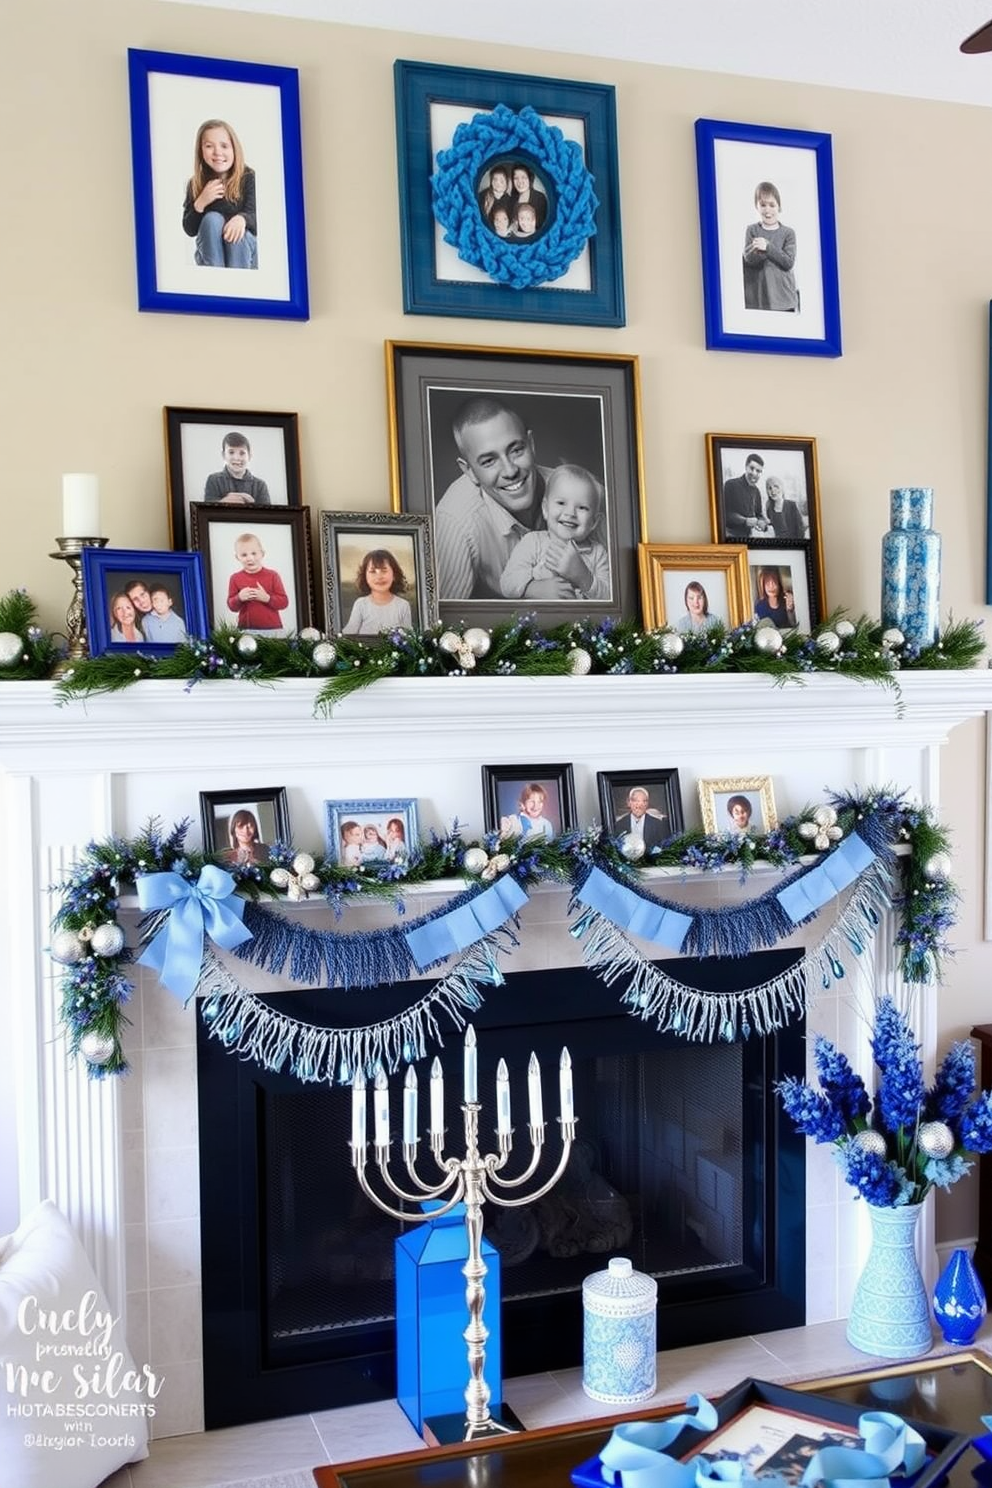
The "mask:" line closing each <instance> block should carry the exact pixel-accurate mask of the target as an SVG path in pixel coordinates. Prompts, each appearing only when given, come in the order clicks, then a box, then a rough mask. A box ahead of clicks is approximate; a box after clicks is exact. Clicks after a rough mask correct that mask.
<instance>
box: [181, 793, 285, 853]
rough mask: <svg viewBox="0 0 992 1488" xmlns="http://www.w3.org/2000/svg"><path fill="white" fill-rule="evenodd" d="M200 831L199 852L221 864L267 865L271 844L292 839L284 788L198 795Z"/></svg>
mask: <svg viewBox="0 0 992 1488" xmlns="http://www.w3.org/2000/svg"><path fill="white" fill-rule="evenodd" d="M200 830H201V833H202V837H203V851H204V852H206V853H216V854H217V856H218V857H219V858H220V859H221V861H222V862H224V863H234V864H243V863H267V862H268V861H269V857H270V854H271V849H272V847H273V845H274V844H275V843H277V842H281V843H284V844H285V843H289V842H290V841H291V839H292V834H291V832H290V829H289V806H288V804H287V798H286V791H285V788H284V787H283V786H272V787H270V788H267V789H264V790H257V789H256V790H223V791H201V792H200Z"/></svg>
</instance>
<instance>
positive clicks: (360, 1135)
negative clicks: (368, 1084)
mask: <svg viewBox="0 0 992 1488" xmlns="http://www.w3.org/2000/svg"><path fill="white" fill-rule="evenodd" d="M351 1145H352V1147H356V1148H357V1147H364V1146H365V1076H364V1075H363V1074H362V1072H361V1070H359V1071H358V1072H357V1074H356V1075H355V1078H354V1079H353V1080H352V1082H351Z"/></svg>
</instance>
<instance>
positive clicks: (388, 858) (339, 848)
mask: <svg viewBox="0 0 992 1488" xmlns="http://www.w3.org/2000/svg"><path fill="white" fill-rule="evenodd" d="M324 831H325V836H326V843H327V856H328V858H330V859H331V861H332V862H334V863H337V865H338V867H339V868H361V867H365V866H368V865H374V864H376V863H382V864H383V865H385V864H395V865H403V864H406V863H409V861H410V856H411V854H412V853H414V852H415V851H416V848H417V802H416V801H415V800H413V799H411V798H409V797H397V798H395V799H393V800H375V801H325V802H324Z"/></svg>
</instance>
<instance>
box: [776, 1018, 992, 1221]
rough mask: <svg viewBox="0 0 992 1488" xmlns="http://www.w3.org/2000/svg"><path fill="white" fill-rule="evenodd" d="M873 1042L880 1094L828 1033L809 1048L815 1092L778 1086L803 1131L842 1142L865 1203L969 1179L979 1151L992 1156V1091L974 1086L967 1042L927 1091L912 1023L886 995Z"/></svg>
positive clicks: (845, 1163) (905, 1199)
mask: <svg viewBox="0 0 992 1488" xmlns="http://www.w3.org/2000/svg"><path fill="white" fill-rule="evenodd" d="M871 1047H872V1056H873V1058H874V1061H875V1066H876V1069H877V1071H878V1084H877V1087H876V1090H875V1097H874V1100H872V1098H871V1096H870V1095H869V1094H868V1091H867V1090H866V1089H865V1085H864V1081H863V1080H862V1079H861V1076H860V1075H857V1074H855V1072H854V1070H853V1069H852V1068H851V1065H850V1063H849V1062H848V1060H847V1058H846V1056H845V1055H844V1054H842V1053H841V1052H840V1050H839V1049H837V1048H835V1046H834V1045H833V1044H832V1043H831V1042H830V1040H829V1039H827V1038H824V1037H823V1036H822V1035H818V1036H817V1038H816V1041H815V1044H814V1047H813V1059H814V1063H815V1064H816V1073H817V1078H818V1083H819V1086H820V1088H819V1090H815V1089H813V1088H812V1086H810V1085H809V1084H807V1082H806V1081H805V1080H799V1079H797V1078H796V1076H795V1075H789V1076H787V1077H786V1078H785V1079H784V1080H780V1081H779V1082H778V1084H777V1085H776V1087H775V1089H776V1092H777V1094H778V1096H779V1099H780V1100H781V1102H782V1105H783V1107H784V1109H785V1113H786V1115H787V1116H788V1117H789V1118H790V1120H791V1121H792V1123H793V1125H794V1126H795V1128H796V1130H797V1131H798V1132H800V1133H801V1134H802V1135H803V1136H807V1137H812V1138H813V1140H814V1142H822V1143H831V1144H832V1145H833V1146H834V1147H835V1148H836V1158H837V1161H838V1163H839V1164H840V1168H841V1171H842V1172H843V1174H844V1177H845V1179H846V1180H847V1182H848V1183H850V1184H851V1186H852V1188H854V1189H855V1190H856V1191H857V1193H858V1194H859V1195H860V1196H861V1197H862V1198H865V1199H867V1200H868V1202H869V1204H874V1205H876V1206H878V1207H879V1208H886V1209H888V1208H897V1207H899V1206H900V1205H903V1204H919V1203H921V1202H922V1201H923V1199H925V1198H926V1196H927V1194H928V1193H929V1192H930V1190H931V1188H950V1186H951V1184H952V1183H956V1182H957V1181H958V1179H959V1178H963V1177H964V1175H965V1173H967V1172H968V1171H969V1169H970V1168H971V1166H972V1160H973V1159H974V1157H975V1156H976V1155H977V1154H979V1153H983V1152H992V1091H988V1090H979V1091H977V1092H976V1089H975V1055H974V1051H973V1049H972V1046H971V1044H970V1043H968V1042H962V1043H956V1044H953V1045H952V1046H951V1048H950V1049H949V1050H948V1052H947V1054H946V1055H945V1057H944V1060H943V1063H942V1064H941V1066H940V1068H939V1069H938V1071H937V1074H936V1076H935V1078H934V1082H933V1085H932V1086H931V1087H930V1088H929V1090H928V1089H927V1088H926V1085H925V1083H924V1079H923V1066H922V1062H921V1060H920V1049H919V1045H918V1044H917V1042H916V1040H915V1038H914V1037H913V1033H912V1030H911V1028H910V1026H909V1020H908V1019H907V1017H906V1015H905V1013H903V1012H900V1010H899V1009H898V1008H897V1007H896V1005H895V1003H894V1002H893V1001H892V999H891V998H890V997H885V998H883V999H882V1000H881V1001H880V1002H879V1003H878V1006H877V1008H876V1012H875V1025H874V1028H873V1030H872V1045H871Z"/></svg>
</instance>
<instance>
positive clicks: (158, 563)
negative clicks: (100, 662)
mask: <svg viewBox="0 0 992 1488" xmlns="http://www.w3.org/2000/svg"><path fill="white" fill-rule="evenodd" d="M82 558H83V566H82V576H83V607H84V609H85V612H86V629H87V632H88V636H89V650H90V655H91V656H100V655H102V654H103V653H104V652H105V651H120V652H122V653H123V652H127V651H135V652H139V651H140V652H142V653H143V654H144V655H146V656H169V655H171V653H172V652H173V651H175V649H176V647H177V646H178V645H180V644H181V643H182V642H183V641H185V640H187V639H188V638H189V637H190V636H200V637H204V636H206V635H207V634H208V633H209V628H208V624H207V606H206V593H205V588H204V577H203V564H202V562H201V560H200V555H199V553H155V552H147V551H145V550H143V549H140V548H138V549H135V548H83V550H82Z"/></svg>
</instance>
